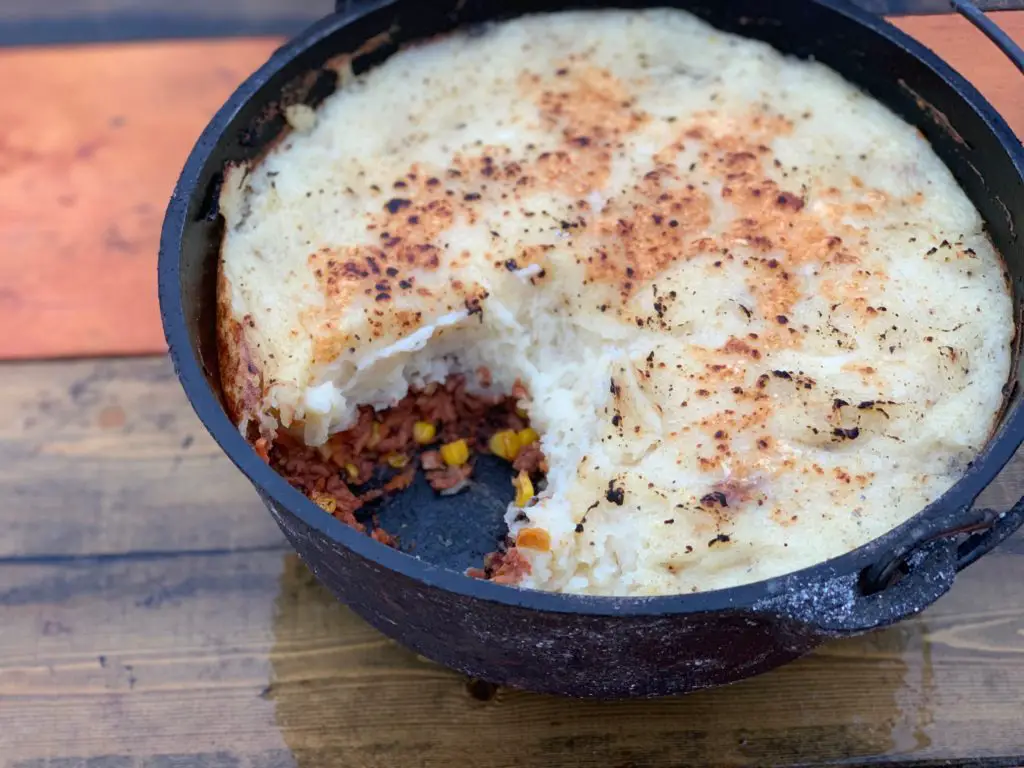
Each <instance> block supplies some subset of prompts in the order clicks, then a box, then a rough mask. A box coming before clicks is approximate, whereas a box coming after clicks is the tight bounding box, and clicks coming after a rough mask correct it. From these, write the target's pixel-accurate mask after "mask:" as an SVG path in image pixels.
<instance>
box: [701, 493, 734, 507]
mask: <svg viewBox="0 0 1024 768" xmlns="http://www.w3.org/2000/svg"><path fill="white" fill-rule="evenodd" d="M700 505H701V506H702V507H722V508H723V509H724V508H727V507H728V506H729V500H728V499H727V498H726V497H725V494H724V493H722V491H712V492H711V493H708V494H705V495H704V496H701V498H700Z"/></svg>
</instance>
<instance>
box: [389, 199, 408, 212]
mask: <svg viewBox="0 0 1024 768" xmlns="http://www.w3.org/2000/svg"><path fill="white" fill-rule="evenodd" d="M410 205H412V200H406V199H405V198H404V197H392V198H391V199H390V200H388V201H387V202H386V203H384V207H385V208H387V211H388V213H398V212H399V211H401V210H404V209H405V208H408V207H409V206H410Z"/></svg>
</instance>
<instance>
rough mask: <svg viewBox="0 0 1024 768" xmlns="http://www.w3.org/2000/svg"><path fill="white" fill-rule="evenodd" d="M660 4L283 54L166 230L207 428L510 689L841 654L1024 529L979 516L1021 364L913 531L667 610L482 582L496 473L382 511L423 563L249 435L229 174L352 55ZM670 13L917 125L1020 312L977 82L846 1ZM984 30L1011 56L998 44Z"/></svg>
mask: <svg viewBox="0 0 1024 768" xmlns="http://www.w3.org/2000/svg"><path fill="white" fill-rule="evenodd" d="M650 4H651V3H644V2H628V1H627V2H621V1H620V2H600V0H592V1H589V2H587V1H583V2H581V1H576V2H567V1H565V0H554V1H552V2H542V1H541V0H515V1H513V2H500V1H499V0H442V1H440V2H429V3H424V2H421V0H376V1H375V2H372V3H369V4H367V5H365V6H364V7H362V8H361V9H359V10H357V11H345V10H339V11H338V12H337V13H335V14H333V15H331V16H329V17H327V18H325V19H323V20H322V21H320V22H318V23H316V24H315V25H314V26H312V27H311V28H310V29H308V30H307V31H306V32H305V33H303V34H302V35H300V36H299V37H298V38H296V39H295V40H293V41H291V42H289V43H288V44H287V45H285V46H283V47H282V48H280V49H278V50H277V51H276V52H275V53H274V54H273V56H272V57H271V58H270V60H269V61H268V62H267V63H266V64H265V65H263V66H262V67H261V68H260V69H259V70H258V71H257V72H256V73H255V74H253V75H252V76H251V77H250V78H249V79H248V80H247V81H246V82H245V83H244V84H243V85H242V86H241V87H240V88H239V89H238V90H237V91H236V92H235V94H234V95H233V96H232V97H231V98H230V99H229V100H228V102H227V103H226V104H225V105H224V106H223V108H221V110H220V111H219V112H218V113H217V114H216V116H215V117H214V118H213V120H212V121H211V122H210V124H209V126H207V128H206V130H205V131H204V132H203V134H202V136H201V137H200V138H199V141H198V143H197V144H196V146H195V148H194V150H193V151H192V154H191V155H190V157H189V158H188V161H187V163H186V165H185V168H184V170H183V172H182V174H181V178H180V179H179V181H178V185H177V187H176V189H175V191H174V196H173V198H172V199H171V202H170V206H169V208H168V210H167V216H166V220H165V222H164V227H163V233H162V239H161V243H160V266H159V278H160V306H161V312H162V315H163V321H164V328H165V332H166V335H167V342H168V344H169V346H170V353H171V358H172V360H173V362H174V366H175V369H176V371H177V373H178V376H179V378H180V379H181V383H182V386H183V387H184V389H185V392H186V394H187V395H188V397H189V400H190V401H191V402H192V405H193V407H194V408H195V410H196V413H197V414H198V415H199V418H200V419H201V420H202V421H203V423H204V424H205V425H206V428H207V429H208V430H209V431H210V433H211V434H212V435H213V437H214V438H215V439H216V440H217V442H218V443H219V444H220V445H221V447H222V448H223V449H224V451H225V452H226V453H227V454H228V456H229V457H230V458H231V460H232V461H233V462H234V463H235V464H236V465H237V466H238V468H239V469H241V470H242V472H244V473H245V474H246V476H247V477H248V478H249V479H250V480H251V481H252V483H253V485H255V486H256V489H257V490H258V492H259V494H260V496H261V497H262V498H263V501H264V502H265V503H266V505H267V508H268V509H269V510H270V512H271V514H272V515H273V516H274V519H275V520H276V521H277V523H278V525H279V526H280V527H281V530H282V531H283V532H284V534H285V536H286V537H287V538H288V540H289V541H290V542H291V544H292V545H293V546H294V547H295V549H296V550H297V551H298V553H299V555H300V556H301V557H302V559H303V560H304V561H305V562H306V563H307V564H308V565H309V566H310V568H312V570H313V572H314V573H315V574H316V576H317V577H318V578H319V579H320V580H321V581H322V582H323V583H324V584H325V585H326V586H327V587H329V588H330V589H331V591H332V592H333V593H334V594H335V595H337V597H338V598H339V599H340V600H342V601H343V602H345V603H347V604H348V605H349V606H351V607H352V609H353V610H355V611H356V612H357V613H358V614H359V615H360V616H362V617H363V618H365V619H366V620H367V621H368V622H370V623H371V624H373V626H375V627H377V628H378V629H379V630H380V631H382V632H384V633H385V634H387V635H390V636H391V637H393V638H395V639H396V640H398V641H399V642H401V643H403V644H404V645H406V646H408V647H410V648H412V649H414V650H415V651H417V652H418V653H421V654H423V655H424V656H427V657H429V658H431V659H434V660H436V661H438V662H440V663H441V664H444V665H447V666H449V667H452V668H454V669H457V670H460V671H462V672H464V673H466V674H469V675H473V676H475V677H479V678H483V679H485V680H488V681H491V682H494V683H499V684H504V685H510V686H515V687H519V688H526V689H530V690H535V691H545V692H550V693H557V694H566V695H571V696H586V697H602V698H619V697H635V696H660V695H666V694H675V693H682V692H686V691H692V690H695V689H699V688H706V687H710V686H715V685H721V684H724V683H729V682H732V681H735V680H739V679H742V678H745V677H749V676H751V675H755V674H758V673H760V672H764V671H766V670H769V669H771V668H773V667H777V666H779V665H781V664H784V663H786V662H788V661H790V660H792V659H795V658H797V657H799V656H801V655H802V654H804V653H806V652H807V651H809V650H810V649H812V648H813V647H815V646H816V645H818V644H819V643H820V642H822V641H823V640H825V639H827V638H832V637H841V636H846V635H853V634H856V633H860V632H864V631H867V630H870V629H874V628H876V627H881V626H885V625H887V624H891V623H893V622H895V621H898V620H900V619H903V618H905V617H907V616H910V615H912V614H915V613H917V612H919V611H921V610H922V609H924V608H925V607H927V606H928V605H930V604H931V603H932V602H934V601H935V600H936V599H938V598H939V597H940V596H941V595H942V594H944V593H945V592H946V591H947V590H948V589H949V588H950V586H951V585H952V584H953V580H954V578H955V576H956V573H957V572H958V571H959V570H960V569H962V568H964V567H965V566H967V565H969V564H970V563H972V562H973V561H974V560H976V559H977V558H978V557H980V556H981V555H983V554H985V553H986V552H988V551H989V550H990V549H991V548H992V547H994V546H995V545H996V544H998V543H999V542H1000V541H1002V540H1003V539H1004V538H1006V537H1007V536H1008V535H1009V534H1011V533H1012V532H1013V531H1014V530H1016V529H1017V528H1018V527H1019V526H1020V525H1021V522H1022V520H1024V500H1022V501H1021V502H1018V503H1017V504H1016V505H1015V506H1014V507H1013V508H1012V509H1010V510H1009V511H1006V512H995V511H992V510H976V509H974V508H973V504H974V500H975V499H976V498H977V496H978V494H979V493H980V492H981V491H982V490H983V489H984V488H985V487H986V486H987V485H988V484H989V483H990V482H991V481H992V479H993V478H994V477H995V476H996V474H997V473H998V472H999V470H1000V469H1002V467H1003V466H1004V465H1005V464H1006V462H1007V461H1008V460H1009V459H1010V457H1011V456H1012V455H1013V453H1014V451H1015V450H1016V448H1017V447H1018V445H1019V444H1020V443H1021V440H1022V438H1024V403H1022V396H1021V393H1020V390H1019V388H1018V387H1017V386H1016V381H1017V375H1018V373H1019V366H1020V363H1019V359H1020V356H1019V354H1017V349H1015V353H1014V374H1013V376H1012V380H1011V382H1010V383H1009V384H1008V385H1007V388H1006V395H1007V398H1006V405H1005V408H1004V411H1003V413H1002V414H1001V417H1000V420H999V426H998V428H997V429H996V431H995V433H994V434H993V436H992V438H991V440H990V442H989V444H988V446H987V447H986V448H985V450H984V451H983V452H982V453H981V455H979V456H978V457H977V459H976V460H975V462H974V463H973V465H972V466H971V468H970V469H969V471H968V472H967V474H966V475H965V476H964V477H963V478H962V479H961V480H960V481H959V482H958V483H957V484H956V485H955V486H954V487H953V488H952V489H950V491H949V492H948V493H946V494H945V495H943V496H942V497H941V498H940V499H938V500H936V501H935V502H934V503H933V504H931V505H930V506H928V507H927V508H926V509H924V510H922V511H921V512H920V513H919V514H918V515H916V516H915V517H914V518H913V519H911V520H910V521H909V522H907V523H906V524H905V525H902V526H901V527H899V528H898V529H896V530H893V531H891V532H890V533H888V534H886V535H885V536H883V537H881V538H879V539H877V540H876V541H873V542H871V543H869V544H867V545H865V546H863V547H861V548H860V549H857V550H855V551H853V552H851V553H849V554H846V555H843V556H842V557H838V558H835V559H833V560H829V561H827V562H824V563H821V564H820V565H816V566H814V567H812V568H807V569H804V570H802V571H799V572H797V573H793V574H791V575H788V576H784V577H781V578H775V579H770V580H768V581H762V582H759V583H756V584H750V585H747V586H742V587H735V588H731V589H723V590H718V591H714V592H706V593H699V594H691V595H679V596H670V597H652V598H599V597H585V596H577V595H561V594H548V593H543V592H536V591H531V590H521V589H516V588H512V587H506V586H501V585H498V584H492V583H489V582H485V581H478V580H474V579H471V578H468V577H466V576H464V575H463V573H462V571H463V570H464V569H465V568H466V567H468V566H471V565H478V564H479V563H480V560H481V558H482V556H483V554H484V553H485V552H487V551H489V550H492V549H493V548H494V546H495V544H496V542H497V541H498V539H499V537H500V536H501V532H502V522H501V514H502V512H503V510H504V505H505V503H507V501H508V494H510V493H511V491H510V488H511V486H510V484H509V483H508V479H507V476H503V472H504V471H505V470H503V469H501V468H500V467H498V466H497V465H496V464H493V465H492V464H488V463H487V462H486V461H483V460H482V461H483V465H482V466H478V472H477V476H478V478H479V479H480V482H478V483H477V484H476V485H475V486H474V489H473V490H471V491H470V492H468V493H466V494H463V495H460V496H456V497H454V498H451V499H443V500H438V499H436V498H435V496H434V494H432V493H431V492H429V490H428V489H426V488H424V487H422V486H418V487H417V486H414V488H413V489H411V490H410V491H409V492H406V493H404V494H403V495H401V496H399V497H398V498H397V499H395V500H394V501H392V502H390V503H389V504H388V505H386V506H385V507H384V508H383V509H382V510H380V513H379V514H380V515H381V517H382V519H383V521H384V526H385V527H386V528H387V529H388V530H398V531H399V532H400V533H401V538H402V540H403V541H411V542H415V544H416V549H415V556H413V555H411V554H407V553H405V552H402V551H396V550H393V549H389V548H388V547H385V546H383V545H381V544H378V543H377V542H375V541H373V540H371V539H370V538H368V537H366V536H364V535H361V534H359V533H357V532H356V531H355V530H353V529H351V528H349V527H347V526H345V525H343V524H342V523H340V522H338V521H337V520H335V519H334V518H332V517H331V516H329V515H327V514H325V513H324V512H323V511H322V510H321V509H320V508H319V507H317V506H315V505H314V504H313V503H312V502H310V501H308V500H307V499H306V498H305V497H304V496H302V495H301V494H300V493H299V492H298V491H296V490H294V489H293V488H291V487H290V486H289V485H288V483H287V482H285V481H284V480H283V479H282V478H281V477H280V476H279V475H277V474H276V473H275V472H274V471H273V470H271V469H270V468H269V467H268V466H267V465H266V464H264V463H263V462H262V461H261V460H260V459H259V458H258V457H257V456H256V454H255V453H254V452H253V450H252V448H251V447H250V446H249V445H248V444H247V443H246V441H245V440H244V439H243V438H242V436H241V435H240V434H239V432H238V430H237V428H236V427H235V426H234V425H233V424H232V423H231V421H230V420H229V418H228V416H227V414H226V413H225V410H224V407H223V405H222V401H221V397H220V385H219V381H218V374H217V363H216V360H217V355H216V348H215V343H214V336H213V318H214V306H215V302H214V280H213V278H214V275H215V271H216V261H217V257H218V251H219V246H220V238H221V234H222V228H223V221H222V219H221V218H220V216H219V214H218V207H217V204H218V192H219V185H220V181H221V179H222V172H223V169H224V168H225V165H226V164H229V163H235V162H240V161H247V160H253V159H255V158H258V157H259V155H260V154H261V153H262V152H264V151H265V150H266V149H267V147H268V146H269V145H270V144H271V143H272V142H273V141H274V140H275V139H277V138H278V137H279V136H280V135H281V134H282V133H283V132H284V131H285V130H286V128H285V121H284V118H283V116H282V111H283V108H284V107H285V106H287V105H290V104H294V103H298V102H304V103H307V104H310V105H316V104H317V103H318V102H319V101H321V100H322V99H323V98H324V97H325V96H326V95H328V94H330V93H331V92H332V91H333V90H334V88H335V86H336V84H337V76H336V74H335V72H334V70H333V69H332V68H331V60H332V59H333V58H335V57H337V56H339V55H341V54H353V55H354V60H353V66H354V69H355V70H356V72H357V73H358V72H362V71H365V70H367V69H369V68H371V67H373V66H375V65H377V64H378V63H380V62H381V61H383V60H384V59H385V58H386V57H387V56H388V55H390V54H391V53H393V52H394V51H395V50H397V49H398V47H400V46H401V45H403V44H405V43H409V42H411V41H415V40H420V39H423V38H427V37H429V36H432V35H435V34H438V33H442V32H445V31H447V30H451V29H453V28H454V27H456V26H464V25H479V24H481V23H486V22H488V21H492V20H495V19H498V18H505V17H511V16H516V15H519V14H522V13H528V12H536V11H552V10H558V9H563V8H568V7H601V6H613V5H614V6H618V7H633V6H636V7H639V6H643V5H650ZM663 4H666V5H675V6H679V7H681V8H684V9H686V10H689V11H691V12H693V13H695V14H697V15H698V16H700V17H702V18H704V19H706V20H708V21H709V22H711V23H712V24H713V25H715V26H717V27H719V28H721V29H724V30H727V31H730V32H736V33H739V34H741V35H745V36H748V37H753V38H757V39H761V40H764V41H767V42H768V43H770V44H772V45H773V46H775V47H776V48H778V49H780V50H782V51H784V52H787V53H790V54H794V55H797V56H800V57H808V58H809V57H813V58H815V59H817V60H819V61H822V62H824V63H825V64H827V65H829V66H831V67H832V68H833V69H835V70H837V71H838V72H840V73H841V74H842V75H844V76H845V77H846V78H847V79H849V80H851V81H853V82H854V83H856V84H858V85H859V86H860V87H861V88H863V89H864V90H865V91H867V92H868V93H870V94H871V95H872V96H874V97H875V98H876V99H878V100H880V101H881V102H882V103H884V104H887V105H888V106H889V107H890V108H892V109H893V110H895V111H896V112H897V113H898V114H900V115H901V116H902V117H903V118H905V119H906V120H907V121H909V122H910V123H912V124H913V125H915V126H917V127H918V128H920V129H921V131H923V132H924V134H925V135H926V136H927V137H928V139H929V140H930V141H931V142H932V144H933V145H934V147H935V150H936V151H937V152H938V154H939V156H940V157H942V159H943V161H944V162H945V163H946V164H947V165H948V166H949V167H950V169H951V170H952V171H953V173H954V175H955V176H956V178H957V179H958V180H959V182H960V184H961V185H962V186H963V188H964V189H965V190H966V192H967V194H968V195H969V197H970V198H971V200H972V201H973V202H974V204H975V205H976V206H977V207H978V209H979V210H980V211H981V213H982V216H983V217H984V218H985V220H986V222H987V223H988V227H989V232H990V234H991V236H992V239H993V241H994V242H995V244H996V246H997V247H998V248H999V250H1000V251H1001V252H1002V253H1003V255H1004V257H1005V259H1006V265H1007V268H1008V271H1009V273H1010V280H1011V282H1012V285H1013V294H1014V307H1015V315H1016V317H1018V318H1019V317H1020V316H1021V312H1022V308H1024V247H1022V243H1021V241H1020V239H1019V233H1020V232H1022V231H1024V179H1022V174H1024V151H1022V147H1021V144H1020V142H1019V141H1018V140H1017V139H1016V138H1015V136H1014V135H1013V133H1012V132H1011V131H1010V129H1009V128H1008V127H1007V125H1006V123H1005V122H1004V121H1003V120H1002V119H1001V118H1000V117H999V116H998V115H997V114H996V112H995V111H994V110H993V108H992V107H991V106H990V105H989V104H988V103H987V102H986V101H985V100H984V99H983V98H982V97H981V95H980V94H978V92H977V91H976V90H975V89H974V88H973V87H971V86H970V85H969V84H968V83H967V82H966V81H965V80H964V79H963V78H961V77H960V76H959V75H957V74H956V73H955V72H954V71H953V70H952V69H950V67H949V66H947V65H946V64H944V63H943V62H942V61H941V60H940V59H939V58H937V57H936V56H935V55H934V54H933V53H931V52H930V51H928V50H927V49H926V48H924V47H922V46H921V45H919V44H918V43H916V42H915V41H913V40H912V39H910V38H909V37H907V36H906V35H904V34H902V33H901V32H899V31H898V30H897V29H895V28H894V27H892V26H890V25H889V24H887V23H885V22H884V21H882V20H880V19H879V18H876V17H874V16H872V15H870V14H867V13H865V12H863V11H860V10H857V9H856V8H854V7H853V6H851V5H848V4H846V3H845V2H842V1H841V0H778V1H777V2H766V0H729V1H725V0H678V1H677V2H670V3H663ZM968 10H973V9H968ZM976 15H980V14H976ZM982 19H983V17H982ZM986 33H987V34H990V36H991V37H993V39H994V40H996V42H997V43H998V44H1000V45H1001V47H1004V49H1006V50H1008V51H1009V50H1010V49H1011V48H1012V43H1008V42H1007V41H1006V40H1005V39H1003V38H1000V37H999V34H998V29H997V28H994V27H991V26H990V27H989V28H988V29H987V30H986ZM368 41H371V44H367V43H368ZM1017 52H1018V53H1019V49H1018V51H1017ZM1017 62H1018V66H1020V59H1018V60H1017ZM452 76H453V77H457V76H458V73H457V72H453V73H452ZM1018 327H1019V324H1018Z"/></svg>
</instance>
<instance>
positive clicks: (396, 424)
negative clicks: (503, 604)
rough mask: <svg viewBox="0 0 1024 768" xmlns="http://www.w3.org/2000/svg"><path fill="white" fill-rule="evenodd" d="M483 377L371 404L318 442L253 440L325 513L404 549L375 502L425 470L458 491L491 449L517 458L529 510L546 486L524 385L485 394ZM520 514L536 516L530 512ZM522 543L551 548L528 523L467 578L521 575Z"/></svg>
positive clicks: (446, 491)
mask: <svg viewBox="0 0 1024 768" xmlns="http://www.w3.org/2000/svg"><path fill="white" fill-rule="evenodd" d="M476 379H477V382H476V383H477V385H478V389H479V390H480V391H478V392H471V391H469V390H468V389H467V386H466V376H464V375H463V374H452V375H450V376H448V377H447V379H446V380H445V381H444V382H443V383H438V382H432V383H430V384H428V385H427V386H426V387H424V388H422V389H419V390H416V391H411V392H410V393H409V394H408V395H406V396H405V397H404V398H402V399H401V400H400V401H399V402H398V403H397V404H396V405H394V406H393V407H391V408H387V409H385V410H383V411H380V412H377V411H375V410H374V409H373V408H371V407H368V406H364V407H362V408H360V409H359V417H358V420H357V422H356V424H355V426H353V427H352V428H351V429H348V430H346V431H344V432H340V433H337V434H335V435H333V436H332V437H331V438H330V439H329V440H328V441H327V442H326V443H324V444H323V445H321V446H317V447H315V448H314V447H310V446H307V445H306V444H305V443H304V442H303V441H302V440H301V438H296V437H294V436H292V435H290V434H289V433H288V432H285V431H282V432H280V433H279V434H278V435H277V437H276V438H274V439H273V440H270V439H268V438H263V437H254V444H255V447H256V450H257V451H258V452H259V453H260V455H261V456H262V457H263V458H264V460H266V461H267V462H268V463H269V464H270V465H271V466H272V467H273V468H274V469H275V470H277V471H278V472H279V473H280V474H281V475H282V476H284V477H285V479H287V480H288V482H289V483H291V484H292V486H294V487H295V488H297V489H298V490H300V491H302V492H303V493H304V494H305V495H306V496H307V497H308V498H309V499H310V500H312V501H313V502H314V503H316V504H317V505H318V506H319V507H320V508H321V509H323V510H324V511H325V512H327V513H329V514H331V515H333V516H334V517H336V518H337V519H338V520H340V521H341V522H343V523H345V524H346V525H349V526H351V527H352V528H355V529H356V530H358V531H360V532H363V533H368V534H369V535H370V536H372V537H373V538H374V539H375V540H376V541H379V542H381V543H382V544H386V545H388V546H391V547H398V546H399V541H398V538H397V537H396V536H394V535H393V534H391V533H389V532H388V531H387V530H385V529H384V527H383V526H382V525H381V523H380V521H379V519H378V518H377V516H376V515H375V514H373V513H372V511H371V512H368V511H367V508H368V505H370V503H371V502H375V501H378V500H379V499H382V498H384V497H386V496H387V495H389V494H392V493H396V492H399V491H402V490H404V489H406V488H408V487H409V486H410V485H411V484H412V481H413V478H414V477H415V474H416V472H417V471H422V472H423V473H424V474H425V476H426V479H427V482H428V483H429V484H430V486H431V487H432V488H433V489H434V490H435V491H437V492H438V493H439V494H441V495H442V496H450V495H454V494H456V493H458V492H459V491H461V490H463V489H464V488H465V487H466V486H467V484H468V483H469V482H471V478H472V476H473V463H474V455H475V454H479V453H490V454H493V455H495V456H498V457H499V458H502V459H505V460H506V461H509V462H511V463H512V465H513V467H514V468H515V470H516V472H517V475H516V476H515V478H514V479H513V481H512V484H513V486H514V488H515V500H514V502H513V503H514V505H515V506H516V507H518V508H520V509H522V508H525V507H529V506H530V505H531V504H533V503H534V501H535V499H536V495H537V492H538V491H540V490H542V489H543V487H544V473H545V472H546V471H547V463H546V462H545V460H544V454H543V453H542V452H541V448H540V436H539V435H538V434H537V432H536V430H534V429H533V428H532V427H531V426H530V424H529V419H528V418H527V413H526V411H525V410H523V407H522V402H521V401H522V398H523V397H524V395H525V394H526V392H525V390H524V389H523V388H522V385H521V384H518V383H517V384H516V385H515V386H514V387H513V393H512V394H511V395H499V394H486V392H487V390H489V389H490V388H491V384H492V382H491V374H490V371H489V370H488V369H487V368H486V367H480V368H479V369H478V370H477V372H476ZM518 518H519V521H520V522H522V521H525V520H527V519H528V517H527V514H526V512H525V511H524V512H521V513H519V515H518ZM517 546H523V547H528V548H530V549H537V550H541V551H547V550H548V549H550V546H551V542H550V537H549V536H548V534H547V532H546V531H544V530H543V529H540V528H536V529H531V528H522V529H521V530H520V531H519V532H518V534H517V536H516V538H515V539H512V538H506V540H505V541H502V542H500V543H499V544H498V549H497V550H496V551H495V552H493V553H492V554H490V555H488V556H487V557H486V558H485V561H484V563H483V564H482V566H483V567H480V568H471V569H470V570H469V571H468V572H467V573H468V575H470V576H474V577H476V578H484V579H493V580H495V581H497V582H499V583H515V582H518V581H519V580H520V579H521V578H522V576H523V575H524V574H527V573H529V572H530V565H529V562H528V561H527V560H526V559H525V558H523V557H521V556H520V555H519V553H518V552H517V551H516V547H517Z"/></svg>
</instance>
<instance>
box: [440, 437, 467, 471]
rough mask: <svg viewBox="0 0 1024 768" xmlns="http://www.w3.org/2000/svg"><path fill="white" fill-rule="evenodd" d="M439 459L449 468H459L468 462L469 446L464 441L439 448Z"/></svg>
mask: <svg viewBox="0 0 1024 768" xmlns="http://www.w3.org/2000/svg"><path fill="white" fill-rule="evenodd" d="M441 459H442V460H443V461H444V463H445V464H447V465H448V466H449V467H461V466H462V465H463V464H465V463H466V462H467V461H469V445H468V444H467V443H466V441H465V440H456V441H454V442H451V443H445V444H444V445H442V446H441Z"/></svg>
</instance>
